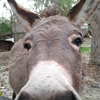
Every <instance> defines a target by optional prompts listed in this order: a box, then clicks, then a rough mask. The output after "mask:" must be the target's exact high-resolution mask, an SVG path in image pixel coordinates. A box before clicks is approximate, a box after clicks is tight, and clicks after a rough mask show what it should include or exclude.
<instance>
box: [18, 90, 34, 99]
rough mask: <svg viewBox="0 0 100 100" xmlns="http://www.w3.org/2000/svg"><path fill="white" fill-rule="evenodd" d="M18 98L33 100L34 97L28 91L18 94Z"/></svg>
mask: <svg viewBox="0 0 100 100" xmlns="http://www.w3.org/2000/svg"><path fill="white" fill-rule="evenodd" d="M18 100H34V98H32V97H31V96H30V95H29V94H28V93H26V92H22V93H21V94H20V95H19V97H18Z"/></svg>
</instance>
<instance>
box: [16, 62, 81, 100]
mask: <svg viewBox="0 0 100 100" xmlns="http://www.w3.org/2000/svg"><path fill="white" fill-rule="evenodd" d="M25 98H27V99H25ZM71 98H72V99H71ZM73 98H77V99H75V100H81V99H80V97H79V96H78V94H77V92H76V91H75V90H74V88H73V87H72V78H71V75H69V74H66V73H65V70H64V69H63V67H62V66H60V65H59V64H58V63H57V62H55V61H41V62H39V63H38V64H37V65H36V66H35V67H34V69H32V71H31V73H30V76H29V80H28V82H27V84H26V85H25V86H24V87H23V88H22V89H21V91H20V93H19V94H18V96H17V97H16V100H37V99H38V100H74V99H73Z"/></svg>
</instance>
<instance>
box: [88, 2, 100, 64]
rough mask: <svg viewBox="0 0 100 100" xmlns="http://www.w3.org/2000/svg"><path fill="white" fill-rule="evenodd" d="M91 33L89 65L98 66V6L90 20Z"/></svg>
mask: <svg viewBox="0 0 100 100" xmlns="http://www.w3.org/2000/svg"><path fill="white" fill-rule="evenodd" d="M91 33H92V39H91V54H90V63H92V64H100V4H99V5H98V9H97V10H96V12H95V13H94V15H93V17H92V20H91Z"/></svg>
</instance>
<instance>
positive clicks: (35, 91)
mask: <svg viewBox="0 0 100 100" xmlns="http://www.w3.org/2000/svg"><path fill="white" fill-rule="evenodd" d="M83 1H84V2H83ZM8 2H9V3H10V5H11V7H12V10H13V11H14V14H15V15H16V18H17V19H18V21H19V23H20V24H21V26H22V27H23V29H24V30H25V31H27V32H28V34H27V35H26V36H25V37H24V39H21V40H19V41H18V42H17V43H16V44H15V45H14V47H13V48H12V50H11V52H10V69H9V82H10V85H11V87H12V88H13V90H14V92H15V93H16V94H17V97H16V100H81V99H80V97H79V95H78V94H77V92H79V89H80V84H82V83H81V79H82V62H81V54H80V44H81V43H82V41H83V37H82V35H81V32H80V31H79V29H78V28H77V27H76V25H77V26H79V25H80V23H79V22H80V21H77V17H76V19H74V18H75V15H74V18H72V16H71V17H70V15H71V14H72V13H73V12H72V13H71V12H70V13H71V14H70V13H69V14H68V19H67V18H66V17H61V16H51V17H49V18H43V19H41V20H40V19H38V16H36V15H35V14H32V13H31V12H29V11H28V10H26V9H24V8H22V7H20V6H19V5H18V4H17V3H16V2H15V1H14V0H8ZM80 2H81V3H83V4H82V5H81V6H83V5H84V3H85V2H87V1H85V0H81V1H80ZM91 2H92V0H91ZM97 2H99V0H98V1H96V3H97ZM79 4H80V3H78V5H79ZM81 8H82V7H80V9H81ZM94 8H95V7H94ZM94 8H93V9H92V10H94ZM83 11H84V10H83ZM78 12H79V11H77V13H78ZM26 13H27V14H29V15H30V16H29V17H27V16H24V15H26ZM31 15H32V16H31ZM87 15H88V14H87ZM28 18H29V19H28ZM31 18H33V19H31ZM85 18H86V17H85ZM70 20H72V21H73V22H74V21H75V20H76V22H75V23H76V24H74V23H73V22H71V21H70ZM80 20H81V18H80ZM84 20H86V19H83V18H82V20H81V22H82V21H84ZM23 21H24V22H23ZM21 22H22V23H21ZM33 22H34V23H33ZM76 91H77V92H76Z"/></svg>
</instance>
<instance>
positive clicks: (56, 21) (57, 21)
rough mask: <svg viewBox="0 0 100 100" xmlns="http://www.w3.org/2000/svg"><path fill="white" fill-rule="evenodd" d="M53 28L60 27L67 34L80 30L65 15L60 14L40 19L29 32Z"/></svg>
mask: <svg viewBox="0 0 100 100" xmlns="http://www.w3.org/2000/svg"><path fill="white" fill-rule="evenodd" d="M50 28H53V29H55V30H57V29H60V30H63V31H64V32H65V31H66V32H67V34H68V35H71V34H74V33H76V34H77V33H81V31H80V30H79V29H78V28H77V27H76V26H75V25H74V23H72V22H70V21H69V20H68V19H67V18H66V17H62V16H58V15H56V16H51V17H49V18H42V19H41V20H40V21H38V22H37V24H35V26H34V27H33V29H32V30H31V32H30V33H34V31H40V30H41V29H42V30H45V29H46V30H48V29H50Z"/></svg>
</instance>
